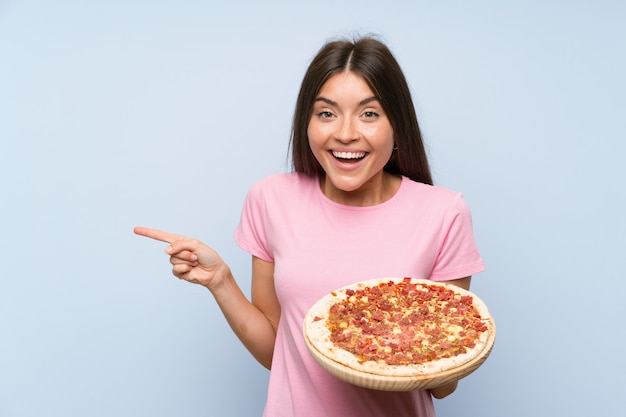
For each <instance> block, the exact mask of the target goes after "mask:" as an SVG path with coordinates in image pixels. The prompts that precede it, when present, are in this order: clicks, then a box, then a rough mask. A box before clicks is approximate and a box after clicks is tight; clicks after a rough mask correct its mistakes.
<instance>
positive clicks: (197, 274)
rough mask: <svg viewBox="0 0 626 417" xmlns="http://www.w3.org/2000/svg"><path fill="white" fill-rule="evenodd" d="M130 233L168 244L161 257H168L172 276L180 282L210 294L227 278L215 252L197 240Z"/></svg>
mask: <svg viewBox="0 0 626 417" xmlns="http://www.w3.org/2000/svg"><path fill="white" fill-rule="evenodd" d="M134 232H135V234H137V235H140V236H145V237H149V238H151V239H155V240H159V241H161V242H166V243H169V244H170V245H169V246H168V247H167V248H165V253H166V254H168V255H170V262H171V264H172V265H173V268H172V273H173V274H174V275H175V276H177V277H178V278H180V279H184V280H185V281H189V282H192V283H194V284H200V285H202V286H205V287H207V288H208V289H209V290H213V289H215V288H216V287H217V286H218V285H220V283H221V282H223V279H224V277H226V276H227V275H228V274H229V268H228V265H226V263H225V262H224V261H223V260H222V258H221V257H220V256H219V255H218V254H217V252H215V251H214V250H213V249H211V248H210V247H208V246H207V245H205V244H204V243H202V242H200V241H199V240H197V239H189V238H187V237H185V236H181V235H176V234H173V233H168V232H164V231H162V230H156V229H148V228H146V227H135V229H134Z"/></svg>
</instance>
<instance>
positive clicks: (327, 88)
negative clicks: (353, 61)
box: [317, 71, 375, 101]
mask: <svg viewBox="0 0 626 417" xmlns="http://www.w3.org/2000/svg"><path fill="white" fill-rule="evenodd" d="M317 96H318V98H319V97H325V98H330V99H333V97H335V98H339V97H343V98H345V99H349V98H351V97H356V98H358V100H359V101H360V100H363V99H364V98H369V97H373V96H375V94H374V92H373V91H372V89H371V88H370V87H369V85H367V82H365V79H364V78H363V77H361V76H360V75H358V74H356V73H354V72H352V71H344V72H340V73H338V74H335V75H333V76H332V77H330V78H329V79H328V80H326V82H325V83H324V84H323V85H322V88H321V89H320V91H319V93H318V95H317Z"/></svg>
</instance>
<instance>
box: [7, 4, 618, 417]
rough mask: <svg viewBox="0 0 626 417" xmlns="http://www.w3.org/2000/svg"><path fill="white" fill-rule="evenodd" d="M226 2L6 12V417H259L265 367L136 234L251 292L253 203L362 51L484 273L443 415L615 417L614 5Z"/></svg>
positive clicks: (200, 292)
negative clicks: (191, 253)
mask: <svg viewBox="0 0 626 417" xmlns="http://www.w3.org/2000/svg"><path fill="white" fill-rule="evenodd" d="M226 3H228V2H212V1H191V0H181V1H165V0H163V1H138V0H136V1H121V0H118V1H106V2H105V1H101V2H87V1H78V0H76V1H68V0H59V1H56V2H44V1H36V0H33V1H26V0H25V1H4V2H2V1H0V140H1V144H2V147H1V148H0V191H1V194H0V198H1V201H2V216H1V218H0V231H1V233H2V239H1V240H0V249H1V253H2V261H3V262H2V265H1V267H0V268H1V269H0V416H2V417H30V416H94V417H96V416H107V417H108V416H112V415H115V416H118V417H123V416H153V417H157V416H173V415H176V416H179V415H181V416H182V415H184V416H188V417H191V416H220V417H221V416H224V417H234V416H242V417H249V416H254V415H260V412H261V410H262V407H263V404H264V399H265V388H266V383H267V376H268V375H267V372H266V371H265V370H264V369H263V368H261V367H260V366H259V365H257V364H256V362H254V360H253V359H252V358H251V357H250V355H249V354H248V353H247V352H246V351H245V349H244V348H243V347H242V346H241V345H240V344H239V342H238V341H237V339H236V338H235V336H234V335H233V334H232V333H231V332H230V329H229V328H228V326H227V324H226V323H225V321H224V320H223V318H222V317H221V315H220V312H219V310H218V309H217V307H216V306H215V303H214V302H213V300H212V296H211V295H210V293H209V292H208V291H206V290H204V289H202V288H201V287H197V286H194V285H191V284H187V283H184V282H180V281H178V280H177V279H175V278H174V277H172V276H171V275H170V272H169V269H170V265H169V263H168V261H167V258H166V257H165V255H164V254H163V253H162V249H163V248H164V245H162V244H159V243H158V242H152V241H148V240H145V239H142V238H139V237H137V236H134V235H133V234H132V228H133V226H135V225H145V226H150V227H157V228H162V229H165V230H169V231H172V232H176V233H181V234H186V235H191V236H195V237H198V238H200V239H202V240H204V241H206V242H207V243H210V244H211V245H212V246H213V247H215V248H216V249H217V250H218V251H219V252H220V253H221V254H222V256H223V257H224V258H225V259H226V260H227V261H228V262H229V263H230V264H231V267H232V269H233V270H234V272H235V274H236V276H237V277H238V280H239V281H240V283H241V286H242V287H243V288H244V289H245V290H246V291H247V290H248V288H249V284H250V283H249V274H250V259H249V255H247V254H246V253H244V252H243V251H241V250H239V249H238V248H237V247H236V246H235V244H234V241H233V238H232V233H233V229H234V227H235V225H236V223H237V221H238V218H239V213H240V208H241V203H242V201H243V198H244V196H245V193H246V191H247V189H248V187H249V186H250V185H251V184H252V183H253V182H254V181H256V180H257V179H259V178H261V177H263V176H265V175H267V174H271V173H274V172H280V171H285V170H286V169H288V165H287V140H288V135H289V127H290V124H291V117H292V110H293V106H294V102H295V96H296V94H297V91H298V87H299V83H300V80H301V77H302V75H303V73H304V70H305V68H306V66H307V64H308V62H309V60H310V58H311V57H312V56H313V54H314V53H315V52H316V51H317V49H318V48H319V47H320V46H321V45H322V43H323V42H324V41H325V40H327V39H328V38H330V37H334V36H337V35H344V34H352V33H355V32H358V33H368V32H376V33H379V34H381V35H382V36H383V37H384V39H386V41H387V42H388V44H389V45H390V46H391V48H392V49H393V50H394V52H395V53H396V55H397V57H398V59H399V60H400V62H401V64H402V66H403V68H404V69H405V72H406V75H407V77H408V79H409V82H410V84H411V87H412V90H413V92H414V95H415V101H416V104H417V107H418V111H419V115H420V117H421V122H422V125H423V127H424V133H425V135H426V138H427V142H428V146H429V151H430V156H431V160H432V165H433V170H434V174H435V179H436V181H437V183H439V184H442V185H445V186H448V187H449V188H453V189H456V190H459V191H462V192H463V193H464V195H465V197H466V199H467V200H468V202H469V203H470V206H471V208H472V211H473V215H474V227H475V231H476V235H477V238H478V241H479V245H480V248H481V251H482V253H483V256H484V258H485V261H486V264H487V271H486V272H484V273H482V274H480V275H477V276H476V277H475V278H474V280H473V284H472V289H473V290H474V291H475V292H476V293H477V294H478V295H479V296H480V297H481V298H482V299H483V300H484V301H485V302H487V304H488V305H489V307H490V310H491V311H492V313H493V315H494V316H495V318H496V321H497V325H498V339H497V341H496V345H495V348H494V351H493V353H492V356H491V357H490V358H489V360H488V361H487V362H486V363H485V365H484V366H483V367H482V368H480V369H479V370H477V371H476V372H475V373H474V374H472V375H470V376H469V377H467V378H466V379H465V380H463V381H462V383H461V385H460V387H459V390H458V391H457V392H456V393H455V394H454V395H453V396H451V397H449V398H446V399H445V400H443V401H438V402H437V408H438V410H439V415H440V416H456V415H470V416H478V415H480V416H484V417H503V416H507V417H516V416H520V417H521V416H524V417H526V416H534V417H539V416H554V415H568V416H572V417H574V416H589V415H618V414H619V413H617V412H616V411H615V409H616V408H617V407H618V399H619V398H620V395H621V394H622V393H621V391H622V388H623V385H624V384H623V375H624V372H625V371H626V362H625V361H626V360H625V359H624V358H625V357H626V356H625V355H623V354H622V353H621V351H622V349H621V347H622V345H621V342H620V341H619V340H618V339H619V338H618V337H616V336H618V334H617V333H619V332H620V331H621V329H623V327H624V326H623V320H622V318H623V317H624V314H625V313H626V311H625V307H624V306H625V303H624V301H623V294H624V293H625V291H626V284H625V280H624V278H625V276H626V274H625V272H624V269H623V268H624V261H623V259H624V252H625V250H626V241H625V240H626V238H625V236H626V225H625V221H624V212H626V201H625V198H624V193H623V182H624V180H625V179H626V175H625V172H624V171H625V170H624V168H623V159H624V155H625V154H626V135H625V129H624V116H625V114H626V102H625V100H624V97H625V96H626V83H625V81H624V74H625V73H626V61H625V56H624V39H626V26H624V25H623V22H624V21H626V19H625V17H626V9H625V6H624V3H623V2H620V1H608V0H600V1H595V2H585V1H548V2H545V1H529V2H516V4H515V5H513V2H499V1H491V2H488V1H475V2H463V1H447V2H437V3H436V4H435V3H434V2H426V1H424V2H422V1H415V2H410V3H411V5H405V4H404V3H403V2H397V3H398V5H392V4H391V3H386V5H384V4H383V3H381V2H374V1H369V0H362V1H346V2H336V3H333V2H330V3H329V2H317V3H306V5H297V4H296V5H293V4H292V2H287V1H285V2H279V1H271V0H270V1H266V2H260V3H262V5H256V4H255V2H252V1H250V2H230V3H228V4H226ZM248 3H249V4H248ZM339 3H340V4H339ZM405 3H409V2H405Z"/></svg>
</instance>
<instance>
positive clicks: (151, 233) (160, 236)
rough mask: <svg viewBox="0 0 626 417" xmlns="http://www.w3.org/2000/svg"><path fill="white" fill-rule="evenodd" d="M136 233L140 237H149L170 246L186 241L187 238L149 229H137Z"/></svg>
mask: <svg viewBox="0 0 626 417" xmlns="http://www.w3.org/2000/svg"><path fill="white" fill-rule="evenodd" d="M134 232H135V234H137V235H139V236H145V237H149V238H150V239H154V240H159V241H161V242H165V243H170V244H171V243H174V242H176V241H177V240H181V239H185V236H181V235H175V234H173V233H168V232H164V231H162V230H156V229H149V228H147V227H135V229H134Z"/></svg>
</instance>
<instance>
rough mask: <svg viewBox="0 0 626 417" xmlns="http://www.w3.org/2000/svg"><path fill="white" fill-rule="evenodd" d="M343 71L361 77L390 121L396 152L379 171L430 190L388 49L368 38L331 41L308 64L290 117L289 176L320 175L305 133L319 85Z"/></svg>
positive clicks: (406, 93)
mask: <svg viewBox="0 0 626 417" xmlns="http://www.w3.org/2000/svg"><path fill="white" fill-rule="evenodd" d="M343 71H351V72H353V73H355V74H357V75H359V76H360V77H362V78H363V80H364V81H365V82H366V83H367V85H368V86H369V88H370V89H371V90H372V91H373V92H374V95H375V96H376V97H377V98H378V100H379V102H380V104H381V106H382V107H383V110H384V111H385V113H386V114H387V117H388V118H389V122H390V124H391V127H392V129H393V134H394V140H395V146H396V148H397V150H394V152H393V154H392V156H391V158H390V160H389V161H388V162H387V164H386V165H385V167H384V170H385V171H387V172H389V173H390V174H393V175H404V176H406V177H409V178H411V179H412V180H414V181H418V182H421V183H425V184H431V185H432V183H433V181H432V176H431V173H430V167H429V165H428V158H427V156H426V150H425V148H424V143H423V140H422V134H421V131H420V128H419V124H418V122H417V115H416V113H415V107H414V105H413V100H412V98H411V92H410V90H409V86H408V84H407V82H406V79H405V77H404V74H403V72H402V69H401V68H400V65H399V64H398V62H397V61H396V59H395V58H394V56H393V54H392V53H391V51H390V50H389V48H387V46H386V45H385V44H383V43H382V42H380V41H379V40H377V39H375V38H373V37H364V38H360V39H356V40H355V41H348V40H336V41H331V42H329V43H327V44H325V45H324V46H323V47H322V48H321V49H320V51H319V52H318V53H317V55H316V56H315V57H314V58H313V60H312V61H311V64H310V65H309V68H308V69H307V71H306V73H305V75H304V78H303V80H302V85H301V86H300V92H299V94H298V99H297V101H296V108H295V113H294V117H293V125H292V131H291V143H290V147H291V149H292V164H293V169H294V171H295V172H299V173H302V174H306V175H323V174H324V170H323V168H322V166H321V165H320V164H319V162H318V161H317V159H316V158H315V156H314V155H313V152H312V151H311V148H310V146H309V140H308V135H307V129H308V125H309V121H310V119H311V116H312V113H313V105H314V102H315V99H316V98H317V95H318V93H319V91H320V90H321V88H322V86H323V85H324V83H325V82H326V81H327V80H328V79H329V78H330V77H332V76H333V75H335V74H338V73H340V72H343Z"/></svg>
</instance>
